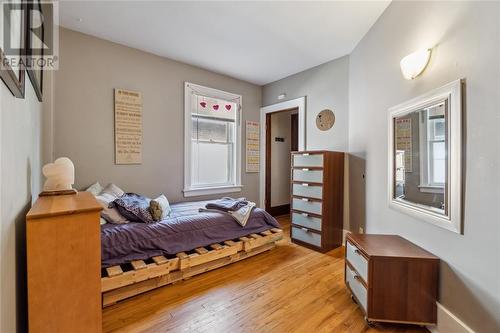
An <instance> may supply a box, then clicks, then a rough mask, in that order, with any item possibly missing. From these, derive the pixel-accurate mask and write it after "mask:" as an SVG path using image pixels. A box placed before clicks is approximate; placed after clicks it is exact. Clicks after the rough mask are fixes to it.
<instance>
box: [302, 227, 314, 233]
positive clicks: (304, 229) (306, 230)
mask: <svg viewBox="0 0 500 333" xmlns="http://www.w3.org/2000/svg"><path fill="white" fill-rule="evenodd" d="M300 229H302V231H305V232H311V231H310V230H309V229H307V228H303V227H302V228H300Z"/></svg>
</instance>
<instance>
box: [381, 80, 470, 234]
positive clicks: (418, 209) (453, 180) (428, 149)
mask: <svg viewBox="0 0 500 333" xmlns="http://www.w3.org/2000/svg"><path fill="white" fill-rule="evenodd" d="M462 84H463V82H462V80H458V81H455V82H452V83H450V84H448V85H446V86H444V87H441V88H439V89H436V90H434V91H431V92H429V93H427V94H425V95H422V96H420V97H417V98H414V99H412V100H410V101H408V102H405V103H403V104H400V105H397V106H395V107H393V108H391V109H390V110H389V111H390V112H389V114H390V115H389V130H390V133H389V191H388V192H389V205H390V206H391V207H392V208H395V209H399V210H401V211H403V212H404V213H407V214H411V215H413V216H415V217H417V218H419V219H422V220H424V221H427V222H430V223H433V224H435V225H438V226H440V227H443V228H446V229H448V230H451V231H454V232H457V233H461V232H462V221H461V219H462V214H461V212H462V163H461V162H462V149H463V144H462Z"/></svg>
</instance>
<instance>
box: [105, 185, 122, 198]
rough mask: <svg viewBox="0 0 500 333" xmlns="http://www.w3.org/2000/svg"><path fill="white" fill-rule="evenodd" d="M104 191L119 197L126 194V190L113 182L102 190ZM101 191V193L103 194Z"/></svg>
mask: <svg viewBox="0 0 500 333" xmlns="http://www.w3.org/2000/svg"><path fill="white" fill-rule="evenodd" d="M102 193H107V194H111V195H112V196H114V197H115V198H119V197H121V196H122V195H124V194H125V192H124V191H123V190H122V189H121V188H119V187H118V186H116V185H115V184H113V183H111V184H108V185H107V186H106V187H105V188H104V189H103V190H102ZM102 193H101V194H102Z"/></svg>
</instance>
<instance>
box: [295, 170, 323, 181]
mask: <svg viewBox="0 0 500 333" xmlns="http://www.w3.org/2000/svg"><path fill="white" fill-rule="evenodd" d="M293 180H295V181H299V182H312V183H322V182H323V170H310V169H307V168H304V169H293Z"/></svg>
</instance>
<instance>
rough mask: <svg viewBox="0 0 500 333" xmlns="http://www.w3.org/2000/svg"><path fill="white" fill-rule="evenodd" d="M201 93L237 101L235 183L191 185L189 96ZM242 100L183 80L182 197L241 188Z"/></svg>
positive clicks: (239, 96) (233, 95) (236, 190)
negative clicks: (208, 185)
mask: <svg viewBox="0 0 500 333" xmlns="http://www.w3.org/2000/svg"><path fill="white" fill-rule="evenodd" d="M195 92H196V93H198V94H202V95H204V96H207V97H211V98H217V99H224V100H228V101H235V100H236V101H237V102H236V103H237V104H238V105H239V109H238V110H237V113H236V118H237V119H236V123H235V125H236V129H235V131H236V142H235V154H236V163H235V164H236V165H235V168H236V170H235V184H232V185H227V184H224V185H220V186H210V187H193V186H192V184H191V130H192V129H191V96H192V94H193V93H195ZM242 105H243V100H242V97H241V95H236V94H233V93H229V92H226V91H222V90H217V89H213V88H209V87H204V86H200V85H197V84H194V83H190V82H184V190H183V192H184V197H194V196H201V195H211V194H221V193H235V192H240V191H241V188H242V187H243V186H242V185H241V144H242V143H241V111H242Z"/></svg>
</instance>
